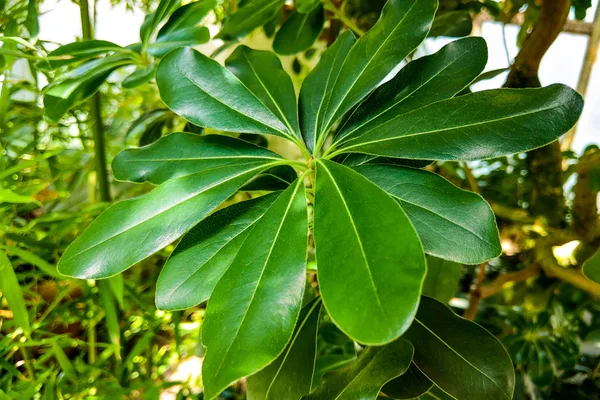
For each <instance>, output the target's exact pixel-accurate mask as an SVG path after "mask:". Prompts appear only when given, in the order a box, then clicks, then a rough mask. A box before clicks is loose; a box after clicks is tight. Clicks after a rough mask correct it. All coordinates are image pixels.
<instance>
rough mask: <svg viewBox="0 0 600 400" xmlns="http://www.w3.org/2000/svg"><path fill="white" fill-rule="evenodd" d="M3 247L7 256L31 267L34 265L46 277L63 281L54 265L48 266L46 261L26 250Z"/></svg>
mask: <svg viewBox="0 0 600 400" xmlns="http://www.w3.org/2000/svg"><path fill="white" fill-rule="evenodd" d="M3 247H4V248H5V249H6V251H8V253H9V254H13V255H15V256H17V257H19V258H20V259H21V260H23V261H25V262H27V263H29V264H31V265H35V266H36V267H38V268H39V269H40V270H41V271H42V272H44V273H45V274H47V275H48V276H51V277H52V278H54V279H63V278H64V277H63V276H62V275H60V274H59V273H58V272H57V271H56V267H55V266H54V265H52V264H50V263H49V262H48V261H46V260H44V259H43V258H41V257H40V256H38V255H37V254H35V253H32V252H30V251H27V250H24V249H21V248H18V247H13V246H3Z"/></svg>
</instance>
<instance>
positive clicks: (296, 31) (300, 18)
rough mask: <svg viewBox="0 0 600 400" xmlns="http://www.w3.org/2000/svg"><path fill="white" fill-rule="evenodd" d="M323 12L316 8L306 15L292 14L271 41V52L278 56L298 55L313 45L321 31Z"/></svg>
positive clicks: (320, 8) (321, 7) (323, 20)
mask: <svg viewBox="0 0 600 400" xmlns="http://www.w3.org/2000/svg"><path fill="white" fill-rule="evenodd" d="M324 22H325V11H324V10H323V6H319V7H316V8H315V9H314V10H312V11H311V12H309V13H307V14H302V13H300V12H297V13H294V14H292V15H290V16H289V18H288V19H287V20H286V21H285V22H284V23H283V25H282V26H281V28H280V29H279V31H277V34H276V35H275V40H274V41H273V50H275V51H276V52H277V53H278V54H283V55H290V54H296V53H300V52H302V51H304V50H306V49H308V48H310V46H312V45H313V43H314V42H315V41H316V40H317V38H318V37H319V35H320V34H321V31H322V30H323V23H324Z"/></svg>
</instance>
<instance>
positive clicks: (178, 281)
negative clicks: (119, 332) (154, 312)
mask: <svg viewBox="0 0 600 400" xmlns="http://www.w3.org/2000/svg"><path fill="white" fill-rule="evenodd" d="M276 198H277V195H267V196H264V197H260V198H258V199H255V200H248V201H244V202H242V203H238V204H234V205H232V206H229V207H226V208H224V209H222V210H219V211H217V212H215V213H214V214H213V215H211V216H210V217H208V218H206V220H204V221H202V222H200V223H199V224H198V225H196V226H195V227H194V228H192V230H190V231H189V232H188V233H186V235H185V236H184V237H183V238H182V239H181V242H179V244H178V245H177V247H176V248H175V251H173V254H171V257H169V259H168V260H167V263H166V264H165V266H164V268H163V270H162V272H161V274H160V276H159V277H158V282H157V283H156V306H157V307H158V308H160V309H163V310H183V309H186V308H189V307H193V306H195V305H197V304H200V303H202V302H203V301H206V300H208V298H209V297H210V295H211V293H212V291H213V289H214V287H215V285H216V284H217V282H218V281H219V279H221V277H222V276H223V274H224V273H225V271H226V270H227V268H229V266H230V265H231V263H232V262H233V259H234V258H235V256H236V254H237V253H238V251H239V249H240V247H241V246H242V243H244V240H245V239H246V237H247V236H248V232H249V231H250V228H251V227H252V225H253V224H254V223H255V222H256V221H257V220H258V219H260V218H261V217H262V216H263V214H264V213H265V212H266V211H267V209H268V208H269V207H270V206H271V204H272V203H273V201H274V200H275V199H276Z"/></svg>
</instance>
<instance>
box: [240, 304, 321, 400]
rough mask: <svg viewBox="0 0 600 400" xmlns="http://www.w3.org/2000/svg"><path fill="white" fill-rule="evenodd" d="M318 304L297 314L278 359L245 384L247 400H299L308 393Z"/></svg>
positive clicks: (315, 344)
mask: <svg viewBox="0 0 600 400" xmlns="http://www.w3.org/2000/svg"><path fill="white" fill-rule="evenodd" d="M320 310H321V300H320V299H319V298H316V299H314V300H312V301H311V302H310V303H308V304H307V305H306V306H304V307H303V308H302V310H301V311H300V317H299V318H298V322H297V323H296V328H295V330H294V334H293V335H292V339H291V340H290V342H289V343H288V345H287V347H286V348H285V350H284V351H283V353H281V355H280V356H279V357H277V359H276V360H275V361H273V362H272V363H271V364H269V365H268V366H267V367H266V368H265V369H263V370H261V371H260V372H258V373H256V374H254V375H252V376H250V377H249V378H248V380H247V389H246V390H247V392H246V393H247V396H248V400H268V399H272V400H277V399H287V400H300V399H301V398H302V396H304V395H307V394H308V393H309V392H310V389H311V383H312V379H313V374H314V368H315V357H316V351H317V328H318V326H319V312H320Z"/></svg>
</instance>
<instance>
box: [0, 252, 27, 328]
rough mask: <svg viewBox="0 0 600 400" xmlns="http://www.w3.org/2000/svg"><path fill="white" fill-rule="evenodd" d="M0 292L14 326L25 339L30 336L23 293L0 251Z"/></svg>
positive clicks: (8, 263)
mask: <svg viewBox="0 0 600 400" xmlns="http://www.w3.org/2000/svg"><path fill="white" fill-rule="evenodd" d="M0 292H2V296H3V297H4V298H5V299H6V302H7V303H8V308H9V309H10V310H11V311H12V313H13V318H14V320H15V323H16V325H17V326H18V327H19V328H21V330H22V331H23V333H24V334H25V335H26V336H27V337H29V336H31V325H30V323H29V313H28V312H27V307H26V306H25V300H24V299H23V291H22V290H21V285H20V283H19V280H18V279H17V275H16V274H15V271H14V269H13V267H12V265H11V264H10V260H9V259H8V257H7V256H6V254H5V253H4V252H3V251H0Z"/></svg>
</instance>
